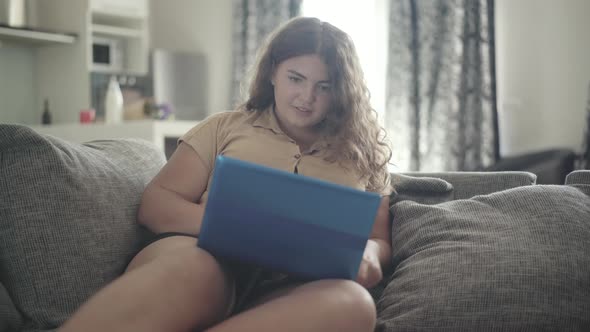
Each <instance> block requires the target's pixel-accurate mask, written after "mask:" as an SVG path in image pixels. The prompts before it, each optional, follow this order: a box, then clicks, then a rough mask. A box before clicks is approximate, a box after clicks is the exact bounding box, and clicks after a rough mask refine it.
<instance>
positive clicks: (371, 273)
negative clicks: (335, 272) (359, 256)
mask: <svg viewBox="0 0 590 332" xmlns="http://www.w3.org/2000/svg"><path fill="white" fill-rule="evenodd" d="M369 241H371V240H369ZM382 278H383V271H382V270H381V264H379V257H378V255H377V254H376V253H375V251H374V250H372V246H371V245H370V243H369V245H367V247H366V248H365V252H364V253H363V260H362V261H361V265H360V267H359V272H358V275H357V277H356V282H358V283H359V284H360V285H361V286H363V287H365V288H372V287H374V286H376V285H377V284H378V283H379V281H381V279H382Z"/></svg>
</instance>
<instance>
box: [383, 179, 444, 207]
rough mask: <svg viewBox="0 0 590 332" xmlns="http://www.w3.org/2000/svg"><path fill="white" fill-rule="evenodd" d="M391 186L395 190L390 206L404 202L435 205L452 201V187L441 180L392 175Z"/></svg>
mask: <svg viewBox="0 0 590 332" xmlns="http://www.w3.org/2000/svg"><path fill="white" fill-rule="evenodd" d="M391 184H392V186H393V188H394V189H395V191H394V192H393V193H392V194H391V198H390V203H391V204H395V203H397V202H401V201H405V200H410V201H415V202H418V203H422V204H436V203H442V202H447V201H450V200H452V199H453V185H451V184H450V183H449V182H447V181H445V180H443V179H438V178H434V177H415V176H409V175H406V174H401V173H392V174H391Z"/></svg>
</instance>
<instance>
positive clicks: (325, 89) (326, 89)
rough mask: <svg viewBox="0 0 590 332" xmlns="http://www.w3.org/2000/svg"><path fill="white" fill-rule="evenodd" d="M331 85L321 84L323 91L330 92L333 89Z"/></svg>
mask: <svg viewBox="0 0 590 332" xmlns="http://www.w3.org/2000/svg"><path fill="white" fill-rule="evenodd" d="M331 88H332V87H331V86H329V85H320V91H322V92H329V91H330V90H331Z"/></svg>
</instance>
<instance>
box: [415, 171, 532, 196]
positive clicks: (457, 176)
mask: <svg viewBox="0 0 590 332" xmlns="http://www.w3.org/2000/svg"><path fill="white" fill-rule="evenodd" d="M404 174H406V175H409V176H416V177H432V178H439V179H443V180H445V181H447V182H449V183H450V184H452V185H453V188H454V199H467V198H471V197H473V196H476V195H487V194H491V193H494V192H496V191H501V190H506V189H511V188H515V187H520V186H528V185H532V184H535V182H536V179H537V176H536V175H535V174H533V173H529V172H434V173H423V172H409V173H404Z"/></svg>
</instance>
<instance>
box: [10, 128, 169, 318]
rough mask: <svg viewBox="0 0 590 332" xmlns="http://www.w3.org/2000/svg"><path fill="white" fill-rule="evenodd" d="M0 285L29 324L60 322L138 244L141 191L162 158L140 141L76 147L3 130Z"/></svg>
mask: <svg viewBox="0 0 590 332" xmlns="http://www.w3.org/2000/svg"><path fill="white" fill-rule="evenodd" d="M0 151H1V154H0V178H1V179H2V181H1V182H0V282H1V283H2V284H4V286H5V287H6V289H7V291H8V293H9V294H10V296H11V298H12V300H13V303H14V305H15V307H16V308H17V309H18V310H19V312H20V313H21V314H22V316H23V317H25V318H26V321H25V328H26V329H49V328H55V327H58V326H59V325H60V324H61V323H62V322H63V321H64V320H65V319H66V318H68V317H69V316H70V314H71V313H72V312H73V311H74V310H75V309H76V308H78V307H79V306H80V304H82V303H83V302H84V301H85V300H86V299H87V298H88V297H89V296H90V295H92V294H93V293H95V292H96V291H97V290H98V289H100V288H101V287H103V286H105V285H106V284H107V283H109V282H110V281H112V280H113V279H114V278H116V277H117V276H119V275H120V274H121V273H122V272H123V270H124V269H125V267H126V264H127V263H128V262H129V260H130V259H131V258H132V257H133V255H134V254H135V253H136V252H137V251H138V250H139V247H140V245H141V241H142V229H141V228H140V227H138V226H137V223H136V211H137V208H138V205H139V202H140V198H141V194H142V192H143V190H144V188H145V186H146V185H147V183H148V182H149V181H150V180H151V178H152V177H153V176H154V175H155V174H156V172H157V171H158V170H159V169H160V168H161V167H162V165H163V164H164V162H165V160H164V157H163V154H162V153H161V152H160V151H159V150H157V149H156V148H155V147H153V146H152V145H151V144H149V143H148V142H145V141H140V140H132V139H122V140H116V141H115V140H112V141H107V140H105V141H95V142H91V143H88V144H83V145H82V144H73V143H68V142H66V141H63V140H60V139H57V138H54V137H51V136H42V135H38V134H36V133H35V132H34V131H32V130H31V129H29V128H27V127H23V126H16V125H1V126H0Z"/></svg>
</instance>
